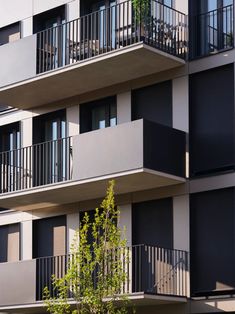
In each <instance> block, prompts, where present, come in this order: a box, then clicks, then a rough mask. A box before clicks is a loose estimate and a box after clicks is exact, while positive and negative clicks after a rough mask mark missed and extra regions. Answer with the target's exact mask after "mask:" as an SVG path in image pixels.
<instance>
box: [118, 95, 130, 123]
mask: <svg viewBox="0 0 235 314" xmlns="http://www.w3.org/2000/svg"><path fill="white" fill-rule="evenodd" d="M130 121H131V92H126V93H121V94H118V95H117V123H118V124H120V123H126V122H130Z"/></svg>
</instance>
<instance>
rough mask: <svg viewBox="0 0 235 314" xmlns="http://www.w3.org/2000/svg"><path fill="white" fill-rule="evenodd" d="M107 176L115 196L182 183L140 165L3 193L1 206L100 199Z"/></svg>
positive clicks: (31, 206)
mask: <svg viewBox="0 0 235 314" xmlns="http://www.w3.org/2000/svg"><path fill="white" fill-rule="evenodd" d="M110 179H115V182H116V187H115V192H116V194H117V195H118V194H126V193H132V192H136V191H143V190H148V189H153V188H157V187H163V186H169V185H175V184H180V183H184V182H185V179H184V178H180V177H176V176H173V175H168V174H165V173H161V172H158V171H153V170H148V169H144V168H141V169H137V170H134V171H128V172H122V173H118V174H114V175H110V176H103V177H100V178H99V179H97V178H93V179H88V180H80V181H67V182H62V183H57V184H52V185H46V186H42V187H36V188H31V189H28V190H22V191H17V192H10V193H6V194H2V195H1V196H0V207H2V208H11V209H14V210H19V211H29V210H34V209H43V208H49V207H53V206H58V205H63V204H69V203H76V202H80V201H85V200H91V199H96V198H101V197H104V194H105V191H106V188H107V185H108V181H109V180H110Z"/></svg>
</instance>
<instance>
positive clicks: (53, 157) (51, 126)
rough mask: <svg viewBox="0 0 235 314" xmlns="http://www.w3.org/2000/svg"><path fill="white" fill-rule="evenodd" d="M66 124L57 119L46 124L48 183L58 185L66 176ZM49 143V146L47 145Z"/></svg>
mask: <svg viewBox="0 0 235 314" xmlns="http://www.w3.org/2000/svg"><path fill="white" fill-rule="evenodd" d="M65 137H66V123H65V120H64V119H61V118H56V119H53V120H50V121H46V123H45V141H46V147H47V148H48V153H47V156H46V157H47V159H48V165H47V168H48V181H49V183H56V182H60V181H63V180H64V179H65V176H66V173H65V172H66V165H65V157H66V153H65V152H66V150H65V141H64V140H63V139H64V138H65ZM47 143H48V144H47Z"/></svg>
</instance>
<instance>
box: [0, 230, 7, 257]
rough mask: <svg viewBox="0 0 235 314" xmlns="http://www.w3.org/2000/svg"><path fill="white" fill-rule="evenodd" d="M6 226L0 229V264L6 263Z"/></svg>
mask: <svg viewBox="0 0 235 314" xmlns="http://www.w3.org/2000/svg"><path fill="white" fill-rule="evenodd" d="M7 247H8V226H1V227H0V263H4V262H7Z"/></svg>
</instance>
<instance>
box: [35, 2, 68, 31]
mask: <svg viewBox="0 0 235 314" xmlns="http://www.w3.org/2000/svg"><path fill="white" fill-rule="evenodd" d="M64 22H65V6H64V5H63V6H60V7H57V8H55V9H52V10H49V11H46V12H43V13H40V14H37V15H35V16H34V17H33V32H34V34H35V33H37V32H40V31H43V30H44V29H47V28H51V27H55V26H57V25H60V24H62V23H64Z"/></svg>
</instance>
